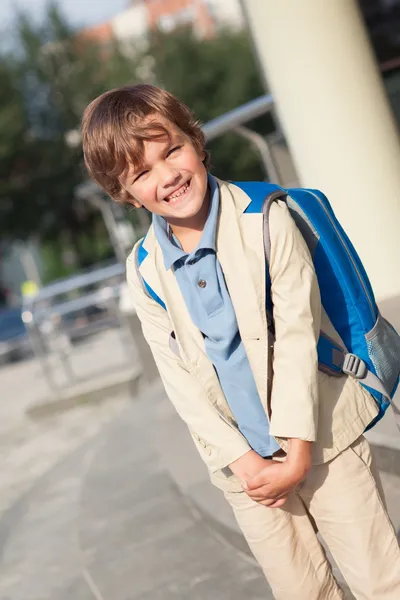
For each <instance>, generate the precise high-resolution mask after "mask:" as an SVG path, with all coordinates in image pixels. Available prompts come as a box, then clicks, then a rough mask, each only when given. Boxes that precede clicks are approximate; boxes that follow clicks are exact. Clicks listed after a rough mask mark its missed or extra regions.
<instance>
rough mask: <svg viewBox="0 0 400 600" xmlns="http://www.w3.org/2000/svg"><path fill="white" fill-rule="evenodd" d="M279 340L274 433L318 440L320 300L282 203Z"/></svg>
mask: <svg viewBox="0 0 400 600" xmlns="http://www.w3.org/2000/svg"><path fill="white" fill-rule="evenodd" d="M270 238H271V258H270V274H271V298H272V302H273V305H274V322H275V344H274V358H273V373H274V375H273V381H272V392H271V411H272V416H271V434H272V435H274V436H276V437H278V438H299V439H303V440H307V441H310V442H314V441H315V440H316V434H317V425H318V382H317V374H318V356H317V342H318V337H319V331H320V319H321V300H320V294H319V288H318V283H317V278H316V274H315V270H314V265H313V262H312V259H311V256H310V253H309V250H308V248H307V245H306V243H305V241H304V239H303V237H302V235H301V233H300V231H299V229H298V228H297V226H296V224H295V222H294V220H293V219H292V217H291V215H290V212H289V210H288V208H287V206H286V204H285V203H283V202H278V203H277V202H274V203H273V205H272V206H271V212H270Z"/></svg>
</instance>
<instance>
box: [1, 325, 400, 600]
mask: <svg viewBox="0 0 400 600" xmlns="http://www.w3.org/2000/svg"><path fill="white" fill-rule="evenodd" d="M115 335H117V334H116V332H107V333H106V334H104V335H100V336H98V337H96V338H93V340H91V341H90V342H88V346H86V347H85V346H82V348H81V349H80V350H79V352H81V355H82V356H86V357H87V359H86V360H88V361H89V363H90V365H97V368H99V367H100V369H101V368H104V360H105V361H106V363H107V364H108V363H109V362H110V361H111V358H110V359H108V356H107V354H106V355H105V354H104V348H105V347H107V349H109V348H111V347H112V348H115V347H116V346H117V344H118V340H117V339H114V337H113V336H115ZM89 350H90V352H89ZM115 354H116V352H113V356H112V360H115V358H116V356H115ZM78 359H79V356H78ZM118 364H119V363H118V361H117V362H116V363H114V365H115V366H114V367H113V368H114V369H117V368H118ZM0 375H1V376H0V397H1V398H2V399H3V402H2V405H1V407H0V423H1V424H0V472H1V473H2V479H1V481H2V482H1V494H0V600H67V599H68V600H71V599H73V600H89V599H93V598H95V599H96V600H150V599H151V600H170V599H171V600H172V599H178V600H179V599H185V600H187V599H188V598H190V599H191V600H203V599H204V600H206V599H207V600H209V599H210V598H218V600H225V599H226V600H228V599H229V600H239V599H240V600H242V598H243V597H246V598H248V599H249V600H271V599H272V595H271V592H270V590H269V588H268V586H267V584H266V582H265V579H264V577H263V575H262V573H261V572H260V570H259V568H258V567H257V566H256V565H255V563H254V561H253V560H252V559H251V558H250V555H249V551H248V548H247V546H246V544H245V542H244V540H243V538H242V536H241V535H240V533H239V532H238V529H237V526H236V524H235V521H234V519H233V516H232V513H231V512H230V509H229V507H227V505H226V503H225V501H224V500H223V498H222V495H221V494H220V492H219V491H218V490H216V489H215V488H213V487H212V486H211V485H210V484H209V481H208V476H207V473H206V469H205V467H204V465H203V464H202V463H201V461H200V459H199V457H198V455H197V452H196V450H195V448H194V446H193V444H192V442H191V440H190V438H189V435H188V433H187V431H186V428H185V426H184V425H183V423H182V422H181V421H180V419H179V418H178V417H177V415H176V414H175V412H174V410H173V409H172V407H171V405H170V403H169V402H168V401H167V400H166V398H165V396H164V393H163V391H162V388H161V385H160V383H159V381H158V380H155V381H153V383H151V384H150V385H148V386H147V387H146V388H142V392H141V394H139V395H136V396H135V397H134V398H132V397H130V396H129V395H127V394H126V391H125V392H124V393H122V392H121V393H115V395H113V397H112V398H110V399H109V400H108V401H107V402H102V403H98V404H82V405H78V406H76V407H75V408H74V409H73V410H70V411H67V412H63V413H60V414H57V413H54V412H51V413H50V414H49V415H48V416H47V417H45V416H42V418H41V419H38V420H32V419H31V418H30V417H29V416H27V414H28V412H29V409H30V407H31V405H32V403H33V402H37V401H38V400H41V398H42V396H43V391H44V388H43V383H42V380H41V377H40V371H38V369H37V366H36V365H35V364H34V363H22V364H20V365H13V366H11V367H9V368H8V369H5V370H2V371H1V372H0ZM41 386H42V387H41ZM8 399H9V401H8V402H7V400H8ZM27 411H28V412H27ZM374 436H375V437H374V441H375V442H376V443H377V444H378V445H376V446H375V453H376V456H377V460H378V464H379V467H380V470H381V474H382V478H383V483H384V487H385V489H386V492H387V495H388V503H389V510H390V514H391V516H392V519H393V521H394V522H395V524H396V526H397V527H399V526H400V460H399V457H400V444H399V448H398V449H396V448H395V447H394V446H396V443H397V439H398V438H397V437H396V436H395V430H394V428H393V423H392V421H391V420H390V417H389V418H387V419H386V420H385V421H384V422H383V423H382V424H381V425H380V426H379V428H378V429H376V430H374ZM386 440H390V443H391V445H392V446H393V447H392V448H386V447H385V444H384V442H385V441H386ZM349 597H350V596H349Z"/></svg>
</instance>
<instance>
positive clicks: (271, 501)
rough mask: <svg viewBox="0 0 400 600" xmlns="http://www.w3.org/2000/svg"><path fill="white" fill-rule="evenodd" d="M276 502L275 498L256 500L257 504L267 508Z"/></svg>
mask: <svg viewBox="0 0 400 600" xmlns="http://www.w3.org/2000/svg"><path fill="white" fill-rule="evenodd" d="M276 502H278V500H277V499H276V498H270V499H264V500H258V501H257V504H262V506H266V507H268V508H270V507H272V506H273V505H274V504H275V503H276Z"/></svg>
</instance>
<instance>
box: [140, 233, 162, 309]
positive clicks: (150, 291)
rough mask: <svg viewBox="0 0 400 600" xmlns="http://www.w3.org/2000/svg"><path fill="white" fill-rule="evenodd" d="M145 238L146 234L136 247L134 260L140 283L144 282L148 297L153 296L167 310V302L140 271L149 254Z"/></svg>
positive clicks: (143, 286) (143, 285)
mask: <svg viewBox="0 0 400 600" xmlns="http://www.w3.org/2000/svg"><path fill="white" fill-rule="evenodd" d="M145 239H146V236H144V238H143V239H142V240H141V241H140V242H139V243H138V244H137V246H136V248H135V256H134V261H135V269H136V273H137V276H138V279H139V281H140V283H141V284H142V289H143V291H144V293H145V294H146V296H147V297H148V298H152V300H155V301H156V302H157V304H159V305H160V306H162V308H164V309H165V310H167V307H166V306H165V303H164V302H163V301H162V300H161V298H160V296H158V295H157V294H156V293H155V291H154V290H153V288H152V287H150V285H149V284H148V283H147V281H146V280H145V279H144V277H143V275H142V274H141V272H140V266H141V264H142V262H143V261H144V259H145V258H146V257H147V256H148V254H149V253H148V252H147V250H146V249H145V248H144V246H143V244H144V241H145Z"/></svg>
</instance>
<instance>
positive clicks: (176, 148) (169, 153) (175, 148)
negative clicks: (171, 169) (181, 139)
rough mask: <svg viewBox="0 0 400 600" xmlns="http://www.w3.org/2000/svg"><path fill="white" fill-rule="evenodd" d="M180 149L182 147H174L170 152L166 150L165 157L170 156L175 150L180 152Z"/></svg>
mask: <svg viewBox="0 0 400 600" xmlns="http://www.w3.org/2000/svg"><path fill="white" fill-rule="evenodd" d="M181 148H182V146H174V147H173V148H171V150H168V153H167V156H170V155H171V154H172V153H173V152H176V151H177V150H180V149H181Z"/></svg>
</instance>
